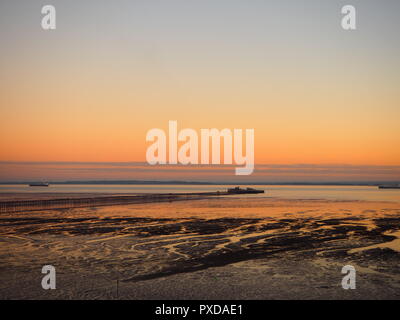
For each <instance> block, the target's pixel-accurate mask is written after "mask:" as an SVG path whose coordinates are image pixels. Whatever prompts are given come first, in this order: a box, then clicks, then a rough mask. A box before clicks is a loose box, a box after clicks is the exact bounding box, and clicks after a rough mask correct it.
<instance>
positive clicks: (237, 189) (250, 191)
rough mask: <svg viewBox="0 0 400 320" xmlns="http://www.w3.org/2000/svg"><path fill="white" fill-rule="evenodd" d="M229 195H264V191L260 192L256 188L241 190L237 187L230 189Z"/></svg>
mask: <svg viewBox="0 0 400 320" xmlns="http://www.w3.org/2000/svg"><path fill="white" fill-rule="evenodd" d="M228 193H233V194H245V193H264V190H258V189H254V188H246V189H241V188H239V187H236V188H230V189H228Z"/></svg>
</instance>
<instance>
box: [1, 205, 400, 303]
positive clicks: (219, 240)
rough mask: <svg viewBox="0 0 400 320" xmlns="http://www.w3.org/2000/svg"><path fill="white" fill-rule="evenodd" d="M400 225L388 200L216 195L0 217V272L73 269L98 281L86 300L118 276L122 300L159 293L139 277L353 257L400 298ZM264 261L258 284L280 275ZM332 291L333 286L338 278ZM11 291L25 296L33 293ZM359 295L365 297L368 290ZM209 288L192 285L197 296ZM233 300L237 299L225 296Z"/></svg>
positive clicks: (68, 273) (77, 290) (26, 274)
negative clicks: (266, 272) (46, 267)
mask: <svg viewBox="0 0 400 320" xmlns="http://www.w3.org/2000/svg"><path fill="white" fill-rule="evenodd" d="M399 230H400V206H399V204H398V203H390V202H364V201H326V200H281V199H266V198H265V199H246V198H234V199H226V198H222V199H205V200H196V201H183V202H179V203H157V204H140V205H139V204H138V205H128V206H113V207H101V208H100V207H99V208H77V209H63V210H57V211H54V210H53V211H52V210H49V211H41V212H29V213H18V214H15V213H14V214H10V215H7V214H3V215H1V217H0V234H1V236H0V240H1V242H2V246H1V249H0V262H1V264H0V265H1V268H2V270H3V271H6V270H10V269H11V268H12V269H13V270H15V272H16V273H17V274H18V275H19V277H20V278H21V279H25V280H24V281H27V283H28V287H29V283H31V282H32V283H33V282H34V279H32V277H33V275H34V274H35V272H36V271H35V270H39V269H40V266H42V265H44V264H52V265H55V266H58V268H59V269H61V272H62V274H63V276H64V277H67V278H68V279H69V282H71V281H73V280H71V279H73V275H78V274H79V276H81V277H82V276H84V275H87V277H94V278H93V279H97V280H93V279H92V281H95V283H96V284H95V285H93V283H92V285H91V288H92V289H91V291H90V293H87V296H85V298H93V297H104V296H103V293H102V292H103V291H102V290H104V288H97V285H99V284H100V283H101V280H99V279H109V280H110V281H111V282H112V280H113V279H114V280H116V279H118V280H119V281H121V283H124V284H125V285H126V287H125V290H126V294H125V296H122V297H121V298H124V297H125V298H127V297H132V296H131V295H132V294H133V293H132V290H135V294H136V296H135V298H152V297H153V298H160V296H159V295H157V294H154V293H153V295H152V293H150V292H151V290H150V289H146V287H143V286H145V283H146V284H148V286H149V287H148V288H151V286H152V284H153V282H152V281H156V280H157V279H160V280H161V279H162V280H163V281H164V280H165V281H171V282H172V281H174V279H175V278H174V277H180V279H182V281H185V280H184V279H186V278H187V277H190V276H189V275H190V274H193V275H195V274H199V272H200V273H201V272H202V270H204V271H207V272H208V274H207V276H206V277H205V278H202V280H201V281H202V283H203V284H204V285H208V284H211V283H212V281H213V277H214V276H213V274H214V273H216V272H217V273H218V271H217V270H228V271H229V272H233V271H232V270H236V269H235V268H239V269H240V272H241V274H242V276H243V277H247V276H250V274H252V272H253V271H251V270H253V269H252V268H254V267H256V268H261V269H262V265H263V264H265V263H267V264H268V263H273V261H277V260H278V261H281V263H282V264H284V265H285V266H286V267H285V268H288V266H289V265H290V263H291V262H293V261H295V260H296V259H297V260H300V261H302V262H301V263H311V262H312V264H313V265H312V268H317V269H316V270H319V271H318V272H320V271H321V270H322V269H323V268H325V267H326V268H328V269H329V268H333V266H335V268H336V265H337V266H340V264H342V265H344V264H346V263H349V262H352V263H353V264H357V265H359V266H360V268H365V269H368V270H370V271H371V272H372V274H374V273H373V272H377V273H378V274H380V275H384V277H385V279H384V280H382V281H383V282H382V286H386V283H385V281H389V282H390V286H391V288H392V289H390V290H389V291H387V294H388V295H389V297H392V298H393V297H394V298H395V297H398V296H399V295H400V291H399V290H397V289H396V288H398V287H399V286H400V281H399V280H400V279H399V275H400V272H399V270H398V263H399V262H400V259H399V252H398V249H399V247H398V241H399V240H398V238H396V237H398V236H399ZM321 261H323V262H324V263H323V265H321ZM298 266H299V265H298ZM217 267H218V268H217ZM269 267H270V268H272V269H271V273H270V275H269V276H266V275H263V277H266V278H265V281H271V279H272V278H271V276H272V275H274V274H275V275H277V274H281V273H282V270H279V268H281V267H277V266H273V267H271V266H269ZM310 268H311V267H310ZM321 268H322V269H321ZM261 269H257V270H261ZM295 269H296V266H295V265H294V266H293V270H292V271H290V270H286V274H287V276H288V277H289V278H290V277H291V274H293V277H294V275H295V274H297V278H296V279H297V280H298V281H299V283H301V282H302V281H303V282H304V287H303V290H305V292H303V293H301V294H302V295H303V297H307V294H308V293H307V290H311V289H310V288H308V287H307V285H306V279H307V274H306V273H304V274H303V275H299V274H298V272H299V270H301V268H300V267H299V268H298V270H295ZM4 274H6V273H4ZM2 275H3V272H2ZM258 276H260V275H258ZM331 276H333V275H331V274H329V275H324V276H322V275H320V276H319V277H320V278H319V280H320V281H322V282H323V279H326V281H327V283H330V285H332V283H331V282H329V281H328V279H329V277H331ZM2 277H3V276H2ZM235 277H238V274H236V273H233V275H231V276H230V277H228V278H227V279H226V281H228V282H230V281H236V280H234V279H235ZM321 277H322V278H321ZM324 277H326V278H324ZM168 279H171V280H168ZM240 279H242V278H240ZM262 279H264V278H262ZM388 279H389V280H388ZM2 280H3V279H2ZM259 280H260V279H259ZM367 280H368V279H367ZM35 281H36V280H35ZM85 281H88V280H87V279H86V280H85ZM85 281H80V283H79V285H78V284H75V285H76V286H78V287H68V289H65V290H67V291H68V294H69V295H70V296H71V297H81V296H80V294H81V292H82V290H83V291H84V292H86V290H87V289H84V288H86V284H85ZM157 281H158V280H157ZM246 281H250V280H246ZM260 281H261V280H260ZM371 281H372V280H371ZM374 281H375V279H374ZM374 281H372V282H371V284H368V285H372V283H373V282H374ZM281 282H282V280H281ZM2 283H3V288H2V290H0V295H2V297H9V296H7V294H9V292H13V291H12V290H13V288H11V287H7V286H6V285H4V283H5V282H4V281H2ZM288 283H290V282H288ZM368 283H369V282H368ZM109 285H111V286H112V284H109ZM165 285H166V286H167V287H168V284H165ZM281 285H284V283H282V284H281ZM137 286H140V287H141V289H140V290H142V291H139V292H138V291H137ZM243 286H244V284H243ZM106 287H107V285H106ZM328 287H330V286H328ZM366 288H367V287H366ZM14 289H15V288H14ZM331 289H332V290H340V288H338V287H337V286H336V283H335V286H333V287H332V288H331ZM369 289H370V288H369ZM130 290H131V291H130ZM146 290H149V291H146ZM221 290H222V289H221ZM227 290H228V289H227ZM271 290H272V289H271ZM14 291H15V292H18V294H17V296H24V294H25V295H26V296H27V297H30V294H33V293H32V292H35V291H32V290H31V291H30V292H31V293H28V292H25V293H24V292H21V291H20V290H14ZM61 292H63V294H66V293H65V291H58V292H57V293H54V295H57V294H58V295H57V296H55V297H56V298H65V296H62V294H61ZM122 292H123V291H122ZM177 292H178V291H176V292H175V293H176V294H178V293H177ZM288 292H289V291H288ZM310 292H312V291H310ZM335 292H336V291H335ZM365 292H366V293H365V295H368V292H371V290H367V289H366V291H365ZM36 294H42V295H43V293H40V292H39V293H36ZM209 294H210V293H207V292H203V293H201V292H199V295H198V296H196V297H197V298H207V297H209V296H208V295H209ZM226 294H228V293H226ZM230 294H233V293H230ZM338 294H339V293H338ZM369 294H372V293H369ZM11 297H12V296H11ZM53 297H54V296H53ZM163 297H165V296H163ZM229 297H230V296H229ZM235 297H236V298H238V297H241V296H240V294H238V295H237V296H232V297H231V298H235ZM277 297H279V295H277ZM300 297H301V296H300ZM317 297H318V296H317ZM320 297H322V298H327V296H324V295H323V294H322V295H320ZM363 297H364V298H369V296H361V297H360V298H363ZM181 298H184V297H181ZM249 298H261V296H260V297H257V296H256V297H254V296H250V297H249Z"/></svg>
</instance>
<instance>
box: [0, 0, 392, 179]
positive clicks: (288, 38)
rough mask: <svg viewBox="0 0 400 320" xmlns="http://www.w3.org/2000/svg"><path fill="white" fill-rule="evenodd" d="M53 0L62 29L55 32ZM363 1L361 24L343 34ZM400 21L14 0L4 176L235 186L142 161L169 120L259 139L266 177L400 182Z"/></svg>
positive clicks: (148, 3)
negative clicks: (251, 133)
mask: <svg viewBox="0 0 400 320" xmlns="http://www.w3.org/2000/svg"><path fill="white" fill-rule="evenodd" d="M45 4H51V5H54V6H55V8H56V18H57V29H56V30H51V31H45V30H43V29H42V28H41V19H42V16H43V15H42V14H41V8H42V6H43V5H45ZM347 4H351V5H353V6H354V7H355V8H356V12H357V30H352V31H345V30H343V29H342V27H341V23H340V22H341V18H342V14H341V8H342V6H343V5H347ZM399 13H400V2H399V1H397V0H386V1H384V2H382V1H377V0H362V1H361V0H347V1H339V0H304V1H299V0H280V1H267V0H263V1H261V0H252V1H238V0H229V1H228V0H212V1H211V0H202V1H192V0H180V1H177V0H168V1H165V0H164V1H161V0H159V1H154V0H140V1H128V0H126V1H125V0H124V1H122V0H116V1H105V0H96V1H94V0H85V1H54V0H48V1H46V2H45V3H44V2H43V1H37V0H29V1H27V0H2V1H1V2H0V41H1V53H0V181H12V180H23V179H40V178H43V179H80V178H85V179H102V178H107V179H113V178H117V179H135V178H137V179H155V178H161V179H169V178H174V179H177V178H179V179H182V180H190V179H192V180H193V179H194V180H197V179H201V180H205V179H206V180H207V179H208V180H212V179H228V180H229V179H234V178H235V176H232V175H234V170H228V171H227V173H226V174H222V175H221V173H220V171H221V170H225V169H223V168H210V170H206V171H202V170H204V168H203V169H199V168H195V167H190V168H179V170H176V169H177V168H176V167H174V168H170V167H169V168H167V167H160V168H158V167H157V168H156V167H148V165H146V164H144V165H142V163H143V162H144V161H145V160H146V158H145V155H146V149H147V147H148V146H149V143H148V142H146V140H145V137H146V133H147V131H148V130H150V129H152V128H162V129H165V130H166V129H167V127H168V121H169V120H176V121H177V122H178V127H179V128H182V129H183V128H193V129H195V130H200V129H201V128H218V129H223V128H231V129H233V128H242V129H247V128H252V129H254V130H255V162H256V170H255V173H254V174H253V176H252V177H251V178H252V179H254V180H259V179H264V180H266V181H287V179H290V178H292V179H294V180H296V179H300V180H301V179H305V180H307V181H317V180H318V181H319V180H321V179H323V180H337V179H339V180H349V179H350V180H351V179H355V178H356V179H360V180H374V179H378V178H379V179H384V180H400V173H399V169H398V166H400V126H399V119H400V88H399V86H400V60H399V59H398V57H399V56H400V38H399V36H398V33H399V31H400V30H399V29H400V19H399ZM121 163H123V164H124V165H123V168H122V169H121V168H120V166H121V165H120V164H121ZM49 164H51V165H49ZM127 165H128V166H129V170H127V169H126V167H127ZM271 165H272V166H274V168H275V169H274V170H276V168H277V167H279V168H281V171H279V172H276V171H274V172H272V171H271V170H272V169H268V170H269V171H268V170H267V169H265V168H270V167H269V166H271ZM71 166H72V167H73V168H72V169H71ZM82 166H83V168H82ZM116 166H117V167H118V168H119V169H118V170H116ZM302 166H306V167H307V168H308V169H307V170H308V171H307V172H306V173H304V167H302ZM54 167H56V169H55V168H54ZM288 167H290V168H291V171H290V172H288V171H287V168H288ZM78 168H80V169H79V170H77V169H78ZM316 168H320V170H323V173H321V171H318V170H317V169H316ZM338 168H339V169H338ZM340 168H341V169H340ZM343 168H345V169H343ZM354 168H357V176H356V177H355V176H354ZM111 169H112V170H111ZM121 170H122V171H121ZM143 170H144V171H143ZM213 170H216V171H213ZM218 170H220V171H218ZM282 170H283V171H282ZM293 170H294V171H293ZM338 170H339V171H340V170H342V171H340V172H338ZM343 170H344V171H343ZM382 170H384V172H383V171H382ZM143 172H145V173H143ZM321 174H322V176H321ZM247 178H249V177H247Z"/></svg>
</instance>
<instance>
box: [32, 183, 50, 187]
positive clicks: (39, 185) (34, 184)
mask: <svg viewBox="0 0 400 320" xmlns="http://www.w3.org/2000/svg"><path fill="white" fill-rule="evenodd" d="M29 186H30V187H48V186H49V184H48V183H46V182H33V183H30V184H29Z"/></svg>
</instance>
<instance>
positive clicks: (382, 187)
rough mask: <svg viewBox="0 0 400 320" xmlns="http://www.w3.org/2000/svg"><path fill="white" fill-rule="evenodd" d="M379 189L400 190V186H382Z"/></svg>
mask: <svg viewBox="0 0 400 320" xmlns="http://www.w3.org/2000/svg"><path fill="white" fill-rule="evenodd" d="M378 188H379V189H400V184H397V185H396V184H384V185H380V186H378Z"/></svg>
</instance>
